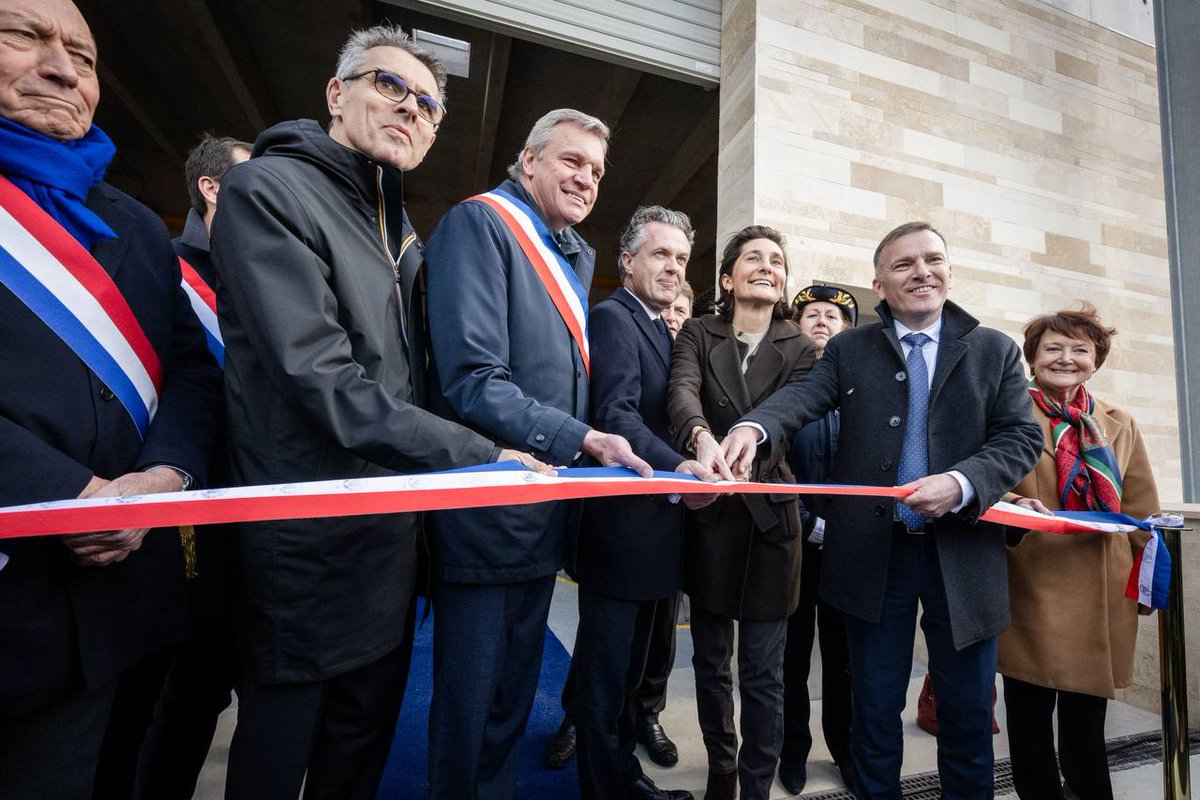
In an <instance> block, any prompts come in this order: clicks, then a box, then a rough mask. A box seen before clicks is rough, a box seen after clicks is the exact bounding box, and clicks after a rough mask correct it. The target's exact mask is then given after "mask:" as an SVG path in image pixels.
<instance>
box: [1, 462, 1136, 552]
mask: <svg viewBox="0 0 1200 800" xmlns="http://www.w3.org/2000/svg"><path fill="white" fill-rule="evenodd" d="M713 492H723V493H731V494H780V493H788V494H797V495H801V494H824V495H854V496H860V497H893V498H900V497H903V496H905V495H906V494H908V490H905V489H902V488H900V487H898V486H845V485H834V484H788V483H732V482H722V483H715V484H713V483H705V482H702V481H699V480H696V479H695V478H694V477H693V476H691V475H684V474H681V473H675V472H656V473H654V477H652V478H642V477H639V476H637V475H635V474H634V473H633V472H631V471H630V470H626V469H621V468H591V469H589V468H584V469H560V470H559V471H558V475H557V476H547V475H540V474H538V473H536V472H532V471H529V470H526V469H525V468H524V467H522V466H520V465H519V464H517V463H515V462H509V463H504V464H490V465H485V466H483V467H475V468H470V469H466V470H455V471H452V472H437V473H430V474H425V475H402V476H394V477H385V478H364V479H351V480H340V481H317V482H311V483H287V484H276V485H268V486H245V487H239V488H232V489H210V490H201V491H191V492H174V493H167V494H155V495H145V496H141V497H114V498H103V499H87V500H63V501H58V502H53V503H38V504H35V505H27V506H12V507H9V508H0V539H8V538H14V537H24V536H53V535H61V534H68V533H86V532H91V531H105V530H114V529H122V528H156V527H167V526H169V527H176V526H180V525H207V524H212V523H224V522H261V521H266V520H278V519H297V518H321V517H345V516H354V515H358V514H386V513H399V512H414V511H438V510H443V509H451V508H479V507H483V506H498V505H521V504H524V503H542V502H547V501H552V500H578V499H583V498H590V497H615V496H620V495H638V494H711V493H713ZM983 519H984V520H987V521H990V522H996V523H999V524H1002V525H1016V526H1019V527H1021V528H1032V529H1035V530H1048V531H1051V532H1053V533H1075V534H1086V533H1092V534H1094V533H1097V532H1106V531H1108V532H1124V531H1130V530H1134V529H1136V528H1137V527H1138V525H1136V524H1128V523H1124V522H1115V523H1114V522H1096V521H1091V520H1077V519H1072V518H1069V517H1066V516H1050V517H1048V516H1045V515H1042V514H1038V513H1036V512H1033V511H1029V510H1027V509H1024V508H1020V507H1018V506H1010V505H1009V504H1007V503H998V504H997V505H996V506H993V507H992V508H991V509H989V510H988V512H987V513H986V514H984V515H983Z"/></svg>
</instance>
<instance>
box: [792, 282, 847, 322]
mask: <svg viewBox="0 0 1200 800" xmlns="http://www.w3.org/2000/svg"><path fill="white" fill-rule="evenodd" d="M817 302H822V303H833V304H834V305H835V306H837V307H838V310H839V311H841V312H842V316H843V317H845V318H846V321H847V322H849V323H850V327H851V328H853V327H854V326H855V325H857V324H858V303H856V302H855V301H854V296H853V295H851V294H850V293H849V292H847V291H846V290H845V289H839V288H838V287H836V286H826V285H825V284H823V283H814V284H813V285H812V286H809V287H808V288H805V289H801V290H800V293H799V294H797V295H796V296H795V297H794V298H793V299H792V313H793V314H794V315H796V316H799V315H800V314H801V313H802V312H803V309H804V307H805V306H806V305H808V304H809V303H817Z"/></svg>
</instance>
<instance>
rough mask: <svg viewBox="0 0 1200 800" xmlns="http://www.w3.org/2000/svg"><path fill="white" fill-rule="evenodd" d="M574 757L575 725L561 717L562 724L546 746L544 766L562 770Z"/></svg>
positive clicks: (566, 718)
mask: <svg viewBox="0 0 1200 800" xmlns="http://www.w3.org/2000/svg"><path fill="white" fill-rule="evenodd" d="M574 757H575V723H573V722H571V718H570V717H563V721H562V724H561V725H559V726H558V730H556V731H555V732H554V735H553V736H551V737H550V742H549V743H548V744H547V745H546V766H547V767H549V768H550V769H562V768H563V767H565V766H566V765H567V764H569V763H570V762H571V759H572V758H574Z"/></svg>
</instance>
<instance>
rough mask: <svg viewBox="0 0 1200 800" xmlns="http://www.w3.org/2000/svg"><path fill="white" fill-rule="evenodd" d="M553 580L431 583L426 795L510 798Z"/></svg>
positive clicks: (438, 799)
mask: <svg viewBox="0 0 1200 800" xmlns="http://www.w3.org/2000/svg"><path fill="white" fill-rule="evenodd" d="M554 580H555V578H554V576H553V575H547V576H545V577H542V578H534V579H532V580H528V581H522V582H520V583H509V584H461V583H446V582H443V581H437V582H435V583H434V585H433V701H432V703H431V704H430V709H429V796H430V798H432V800H508V798H511V797H513V795H514V793H515V791H516V785H517V765H518V757H519V755H520V744H521V738H522V737H523V736H524V733H525V723H526V722H528V721H529V712H530V709H531V708H532V707H533V698H534V695H535V694H536V693H537V683H538V677H539V675H540V674H541V665H542V648H543V645H544V644H545V642H546V617H547V615H548V614H549V611H550V598H551V596H552V595H553V594H554Z"/></svg>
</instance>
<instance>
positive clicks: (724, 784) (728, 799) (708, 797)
mask: <svg viewBox="0 0 1200 800" xmlns="http://www.w3.org/2000/svg"><path fill="white" fill-rule="evenodd" d="M737 787H738V774H737V770H736V769H735V770H734V771H733V772H727V773H725V774H724V775H717V774H716V773H715V772H710V773H708V786H707V787H706V788H705V789H704V800H735V798H736V797H737Z"/></svg>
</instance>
